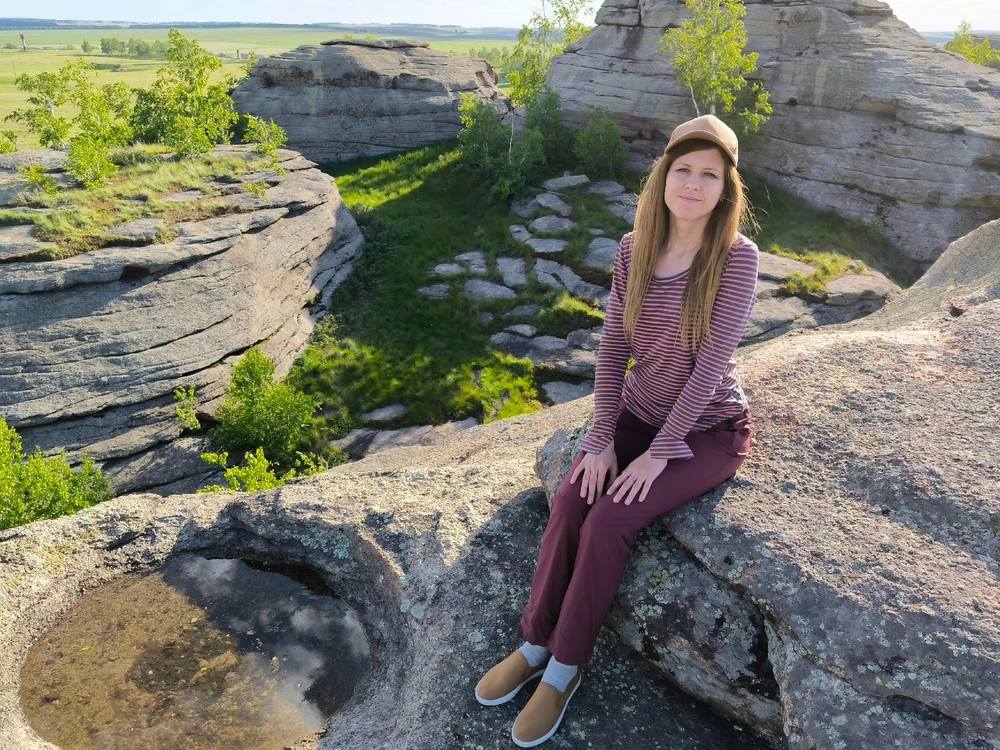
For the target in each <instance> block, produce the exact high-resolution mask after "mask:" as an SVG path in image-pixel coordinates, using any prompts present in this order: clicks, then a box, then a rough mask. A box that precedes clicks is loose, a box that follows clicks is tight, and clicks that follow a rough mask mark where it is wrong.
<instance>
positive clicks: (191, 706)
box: [21, 555, 369, 750]
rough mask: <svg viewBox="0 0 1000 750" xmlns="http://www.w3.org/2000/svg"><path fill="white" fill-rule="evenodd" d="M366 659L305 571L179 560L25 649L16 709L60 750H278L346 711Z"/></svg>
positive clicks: (330, 595)
mask: <svg viewBox="0 0 1000 750" xmlns="http://www.w3.org/2000/svg"><path fill="white" fill-rule="evenodd" d="M368 655H369V651H368V642H367V640H366V639H365V634H364V629H363V627H362V625H361V622H360V620H359V619H358V617H357V615H356V614H355V613H354V611H353V610H351V609H350V608H349V607H348V606H347V604H346V603H345V602H344V601H343V600H342V599H340V598H337V597H336V594H335V593H334V592H333V591H332V590H331V589H329V588H328V587H327V586H326V585H325V584H324V583H323V581H322V579H321V578H320V577H319V576H318V575H317V574H315V573H313V572H312V571H309V570H307V569H305V568H298V567H292V566H277V565H263V564H259V563H253V562H245V561H242V560H209V559H206V558H203V557H197V556H194V555H179V556H177V557H174V558H171V559H170V560H169V561H168V562H167V563H166V564H165V565H163V566H162V567H161V568H159V569H157V570H155V571H153V572H151V573H147V574H143V575H142V576H139V577H132V578H128V579H123V580H120V581H116V582H114V583H111V584H108V585H106V586H102V587H100V588H97V589H95V590H93V591H90V592H88V593H87V594H85V595H84V596H82V597H81V598H80V599H79V601H78V602H77V603H76V605H75V606H74V607H73V609H72V610H70V611H69V612H68V613H67V614H66V615H65V616H64V617H63V618H62V619H60V620H59V621H58V622H57V623H56V624H55V625H53V626H52V627H51V628H50V629H49V630H48V631H46V632H45V633H44V635H43V636H42V638H41V639H39V641H38V642H36V643H35V644H33V645H32V646H31V648H30V649H29V651H28V657H27V659H26V661H25V664H24V667H23V669H22V671H21V704H22V707H23V709H24V713H25V715H26V716H27V717H28V720H29V721H30V722H31V726H32V728H33V729H34V730H35V731H36V732H37V733H38V734H39V735H40V736H41V737H43V738H44V739H46V740H48V741H49V742H51V743H53V744H55V745H58V746H59V747H60V748H61V749H62V750H216V749H218V750H234V749H235V748H239V749H240V750H258V749H259V750H281V749H282V748H284V747H286V746H287V745H292V744H294V743H295V742H296V741H297V740H300V739H302V738H304V737H307V736H309V735H311V734H313V733H315V732H316V731H317V730H318V729H320V728H321V727H322V726H323V724H324V723H326V720H327V719H328V718H329V717H330V716H331V715H332V714H333V713H334V712H335V711H336V710H337V709H338V708H339V707H340V706H341V705H343V704H344V702H345V701H347V700H348V699H349V698H350V697H351V695H352V693H353V691H354V686H355V685H356V684H358V682H359V681H360V680H362V679H363V678H364V676H365V675H366V674H367V672H368V669H369V659H368Z"/></svg>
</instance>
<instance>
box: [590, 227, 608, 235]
mask: <svg viewBox="0 0 1000 750" xmlns="http://www.w3.org/2000/svg"><path fill="white" fill-rule="evenodd" d="M587 231H588V232H590V233H591V234H592V235H594V236H595V237H601V236H603V235H604V230H603V229H598V228H597V227H591V228H590V229H588V230H587Z"/></svg>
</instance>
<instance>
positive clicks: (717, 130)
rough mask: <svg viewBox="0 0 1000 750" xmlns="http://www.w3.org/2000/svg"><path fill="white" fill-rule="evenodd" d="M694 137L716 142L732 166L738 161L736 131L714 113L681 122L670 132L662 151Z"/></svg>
mask: <svg viewBox="0 0 1000 750" xmlns="http://www.w3.org/2000/svg"><path fill="white" fill-rule="evenodd" d="M694 138H701V139H703V140H706V141H711V142H712V143H715V144H718V145H719V146H720V147H721V148H722V150H723V151H724V152H725V153H727V154H729V155H730V156H731V157H732V159H733V165H734V166H735V165H736V164H738V163H739V153H740V143H739V141H738V140H737V139H736V133H734V132H733V129H732V128H730V127H729V126H728V125H726V123H724V122H723V121H722V120H720V119H719V118H718V117H716V116H715V115H702V116H701V117H696V118H694V119H693V120H688V121H687V122H682V123H681V124H680V125H678V126H677V127H676V128H674V132H672V133H671V134H670V142H669V143H668V144H667V148H666V149H665V150H664V152H663V153H668V152H669V151H670V149H672V148H673V147H674V146H676V145H677V144H678V143H683V142H684V141H690V140H692V139H694Z"/></svg>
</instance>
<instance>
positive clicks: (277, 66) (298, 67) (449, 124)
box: [233, 39, 510, 163]
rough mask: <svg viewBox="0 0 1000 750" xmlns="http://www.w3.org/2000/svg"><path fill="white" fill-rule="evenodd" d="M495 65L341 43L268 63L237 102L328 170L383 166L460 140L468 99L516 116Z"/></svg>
mask: <svg viewBox="0 0 1000 750" xmlns="http://www.w3.org/2000/svg"><path fill="white" fill-rule="evenodd" d="M496 83H497V75H496V72H495V71H494V70H493V68H492V67H491V66H490V64H489V63H487V62H486V61H485V60H478V59H472V58H469V57H465V56H464V55H452V54H448V53H446V52H440V51H438V50H432V49H430V48H429V47H428V45H427V43H426V42H411V41H406V40H402V39H375V40H363V39H352V40H338V41H332V42H324V43H323V44H309V45H302V46H301V47H299V48H297V49H295V50H292V51H290V52H284V53H282V54H280V55H272V56H271V57H267V58H264V59H263V60H261V61H260V62H259V63H257V65H256V66H255V67H254V69H253V72H252V73H251V75H250V78H249V79H247V80H246V81H243V82H242V83H241V84H240V85H239V86H238V87H237V88H236V90H235V91H234V92H233V101H234V102H235V103H236V107H237V109H238V110H240V111H241V112H249V113H251V114H254V115H257V116H258V117H263V118H270V119H273V120H274V121H275V122H277V123H278V124H279V125H281V127H283V128H284V129H285V132H286V133H287V134H288V144H289V146H290V147H291V148H294V149H297V150H299V151H301V152H302V153H303V154H305V155H306V156H307V157H308V158H310V159H314V160H315V161H318V162H320V163H324V162H332V161H343V160H347V159H356V158H358V157H362V156H379V155H381V154H388V153H392V152H394V151H402V150H404V149H409V148H416V147H419V146H427V145H429V144H431V143H436V142H437V141H442V140H448V139H450V138H454V137H456V136H457V135H458V131H459V130H460V129H461V119H460V116H459V113H458V106H459V105H460V104H461V99H460V97H459V94H460V93H474V94H476V95H477V96H479V97H480V98H482V99H485V100H486V101H489V102H493V103H494V105H495V106H496V107H497V111H498V112H499V113H506V112H507V111H508V110H509V108H510V105H509V102H508V100H507V97H506V96H504V94H503V93H501V92H500V90H499V89H498V88H497V87H496Z"/></svg>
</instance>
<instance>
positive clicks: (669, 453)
mask: <svg viewBox="0 0 1000 750" xmlns="http://www.w3.org/2000/svg"><path fill="white" fill-rule="evenodd" d="M759 261H760V255H759V253H758V252H757V246H756V245H754V244H753V243H752V242H748V244H743V243H741V244H739V245H736V246H735V247H733V249H732V251H731V253H730V257H729V260H728V261H727V263H726V267H725V269H724V270H723V272H722V279H721V283H720V286H719V293H718V295H717V296H716V298H715V305H714V306H713V307H712V322H711V324H710V331H711V335H710V336H709V338H707V339H706V340H705V342H704V343H703V344H702V347H701V350H700V351H699V352H698V357H697V359H696V361H695V365H694V369H693V370H692V372H691V376H690V377H689V378H688V381H687V383H685V384H684V389H683V390H682V391H681V394H680V396H679V397H678V398H677V401H676V402H675V403H674V406H673V408H672V409H671V410H670V414H669V416H667V421H666V422H664V424H663V427H662V428H660V431H659V433H657V435H656V437H655V438H654V439H653V442H652V444H651V445H650V447H649V454H650V456H652V457H653V458H658V459H681V458H691V456H692V455H693V454H692V453H691V449H690V448H688V446H687V443H685V442H684V437H685V436H686V435H687V434H688V433H689V432H690V431H691V428H692V427H694V424H695V422H697V421H698V418H699V417H701V415H702V414H703V413H704V412H705V407H706V406H707V405H708V402H709V400H710V399H711V398H712V395H713V394H714V393H715V390H716V388H718V386H719V382H720V381H721V380H722V376H723V374H724V373H725V370H726V364H727V363H728V362H729V360H730V359H731V358H732V356H733V352H735V351H736V347H737V346H739V343H740V339H741V338H742V337H743V332H744V331H745V330H746V327H747V321H748V320H749V319H750V312H751V310H753V304H754V300H755V299H756V296H757V267H758V264H759Z"/></svg>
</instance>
